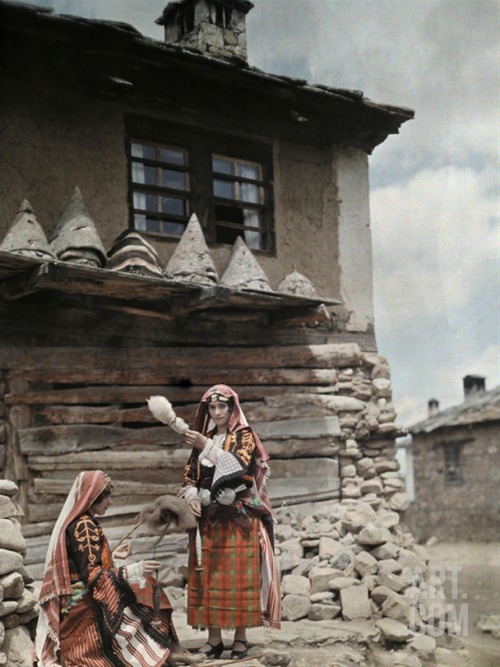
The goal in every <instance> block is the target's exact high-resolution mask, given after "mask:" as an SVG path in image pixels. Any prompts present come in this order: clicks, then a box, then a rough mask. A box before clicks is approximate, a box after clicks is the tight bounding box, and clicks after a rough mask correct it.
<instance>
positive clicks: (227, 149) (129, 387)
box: [0, 0, 413, 536]
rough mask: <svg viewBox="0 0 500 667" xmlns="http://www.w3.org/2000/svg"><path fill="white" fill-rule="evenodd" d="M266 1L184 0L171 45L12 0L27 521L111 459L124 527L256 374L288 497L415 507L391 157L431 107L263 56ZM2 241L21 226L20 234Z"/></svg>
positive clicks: (263, 422) (252, 413) (171, 15)
mask: <svg viewBox="0 0 500 667" xmlns="http://www.w3.org/2000/svg"><path fill="white" fill-rule="evenodd" d="M251 7H252V5H251V3H250V2H248V1H247V0H182V1H181V2H175V3H170V4H169V5H168V6H167V7H166V8H165V10H164V12H163V15H162V16H161V17H160V18H159V19H158V22H159V23H161V24H162V25H164V26H165V42H158V41H155V40H152V39H150V38H146V37H144V36H142V35H141V34H140V33H138V31H137V30H135V29H134V28H133V27H132V26H130V25H127V24H125V23H122V22H120V21H119V17H117V18H118V20H117V21H98V20H88V19H83V18H78V17H70V16H67V15H58V14H55V13H54V12H52V10H46V9H41V8H37V7H33V6H29V5H22V4H13V3H10V2H7V1H5V0H1V1H0V51H1V54H0V57H1V62H2V68H1V70H0V87H1V90H2V99H3V103H2V106H1V109H0V128H1V129H0V158H1V160H2V171H1V175H0V336H1V339H2V346H1V349H0V374H1V377H0V398H1V400H2V407H1V413H0V474H1V475H2V476H4V477H6V478H8V479H12V480H14V481H15V482H16V483H17V484H18V485H19V489H20V491H19V502H20V505H21V507H22V509H23V511H24V521H25V524H26V525H25V529H24V532H25V534H26V535H27V536H30V535H31V536H34V535H44V534H47V533H48V532H49V531H50V529H51V526H52V525H53V521H54V519H55V517H56V516H57V514H58V512H59V509H60V506H61V502H62V500H63V498H64V496H65V494H66V492H67V490H68V488H69V485H70V483H71V481H72V480H73V479H74V476H75V474H76V473H77V472H78V471H79V470H82V469H85V468H96V467H99V468H104V469H105V470H107V471H108V472H109V473H110V474H111V476H112V477H113V479H114V480H115V487H116V489H117V491H118V494H117V495H118V498H117V500H116V502H115V504H114V507H113V511H112V512H110V516H109V518H108V519H107V520H108V522H109V523H112V522H113V521H115V522H117V523H119V524H120V525H123V522H127V521H131V520H132V519H133V517H134V516H135V515H136V513H137V510H138V508H140V507H141V506H142V505H143V504H144V503H145V502H147V501H150V500H151V499H153V498H155V497H157V496H158V495H159V494H162V493H165V492H175V491H176V490H177V489H178V485H179V480H180V476H181V470H182V467H183V464H184V462H185V460H186V457H187V451H186V450H185V449H183V448H182V446H181V445H180V444H179V438H178V436H176V434H175V433H173V432H172V431H171V430H170V429H168V427H166V426H163V425H161V424H159V423H158V422H155V421H154V419H153V418H152V415H151V414H150V413H149V411H148V409H147V407H146V398H147V397H148V396H150V395H152V394H163V395H166V396H167V397H168V398H169V399H170V400H171V401H172V403H173V404H174V406H175V407H176V410H177V412H178V414H179V416H182V417H183V418H185V419H186V420H187V421H188V422H189V421H190V420H192V419H193V416H194V409H195V405H196V403H197V401H198V400H199V398H200V396H201V395H202V393H203V391H204V390H205V389H206V388H207V387H208V386H210V385H211V384H214V383H216V382H221V381H222V382H226V383H228V384H230V385H232V386H234V387H235V388H236V389H237V390H238V392H239V394H240V396H241V398H242V400H243V402H244V407H245V411H246V414H247V416H248V417H249V419H250V420H251V421H252V423H253V424H254V425H255V427H256V429H257V430H258V432H259V434H260V435H261V437H262V438H263V440H264V441H265V444H266V446H267V448H268V450H269V452H270V454H271V455H272V457H273V459H274V461H273V477H272V482H271V492H272V495H273V497H274V500H275V502H276V503H281V502H283V501H286V502H288V503H311V502H319V501H326V500H332V499H340V498H361V497H366V499H367V500H368V501H372V502H373V503H375V504H376V503H378V502H381V501H383V502H387V503H388V504H389V505H390V507H391V508H392V509H396V510H402V509H405V507H406V504H407V500H406V498H405V496H404V494H403V493H402V491H403V490H402V482H401V480H400V479H398V474H397V469H398V464H397V463H396V461H395V445H394V439H395V437H396V436H397V435H398V434H399V428H398V426H397V424H396V423H395V411H394V408H393V405H392V403H391V384H390V371H389V367H388V364H387V362H386V360H385V359H383V358H382V357H380V356H379V355H378V354H377V347H376V341H375V335H374V319H373V305H372V268H371V237H370V234H371V231H370V216H369V186H368V156H369V155H370V154H371V152H372V151H373V150H374V149H375V148H376V146H377V145H379V144H380V143H382V142H383V141H384V140H385V139H386V138H387V136H388V135H389V134H394V133H397V132H398V129H399V127H400V126H401V125H402V123H404V122H406V121H407V120H409V119H411V118H412V117H413V112H412V111H411V110H408V109H403V108H396V107H392V106H387V105H381V104H377V103H374V102H372V101H370V100H368V99H367V98H365V97H364V96H363V94H362V93H360V92H359V91H350V90H343V89H342V90H340V89H334V88H329V87H326V86H320V85H309V84H307V83H306V82H305V81H302V80H293V79H290V78H288V77H284V76H277V75H274V74H268V73H264V72H262V71H259V70H257V69H255V68H253V67H251V66H250V65H249V64H248V62H247V52H246V39H245V17H246V14H247V12H248V11H249V10H250V9H251ZM2 239H3V240H2Z"/></svg>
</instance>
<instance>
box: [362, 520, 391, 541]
mask: <svg viewBox="0 0 500 667" xmlns="http://www.w3.org/2000/svg"><path fill="white" fill-rule="evenodd" d="M390 540H391V533H390V532H389V530H388V529H387V528H384V527H383V526H378V525H377V524H375V523H369V524H368V525H367V526H365V527H364V528H363V529H362V530H361V531H360V532H359V534H358V535H357V536H356V541H357V542H358V544H362V545H366V546H378V545H380V544H384V542H389V541H390Z"/></svg>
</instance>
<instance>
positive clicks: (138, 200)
mask: <svg viewBox="0 0 500 667" xmlns="http://www.w3.org/2000/svg"><path fill="white" fill-rule="evenodd" d="M134 208H139V209H141V210H142V211H145V210H146V195H145V194H144V192H134Z"/></svg>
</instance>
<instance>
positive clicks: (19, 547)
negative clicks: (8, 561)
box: [0, 519, 26, 552]
mask: <svg viewBox="0 0 500 667" xmlns="http://www.w3.org/2000/svg"><path fill="white" fill-rule="evenodd" d="M25 548H26V540H25V539H24V537H23V535H22V534H21V531H20V530H19V529H18V527H17V526H16V524H15V523H13V521H11V520H10V519H0V549H10V550H11V551H18V552H21V551H24V549H25Z"/></svg>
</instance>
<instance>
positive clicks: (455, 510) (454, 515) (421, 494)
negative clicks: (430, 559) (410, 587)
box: [407, 375, 500, 542]
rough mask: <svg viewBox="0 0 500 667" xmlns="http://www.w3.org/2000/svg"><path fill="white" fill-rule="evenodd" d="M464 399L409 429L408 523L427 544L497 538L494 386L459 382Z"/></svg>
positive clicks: (498, 421) (499, 475)
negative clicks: (411, 478)
mask: <svg viewBox="0 0 500 667" xmlns="http://www.w3.org/2000/svg"><path fill="white" fill-rule="evenodd" d="M463 384H464V401H463V403H461V404H460V405H457V406H454V407H452V408H448V409H446V410H442V411H440V410H439V402H438V401H437V400H436V399H431V400H430V401H429V416H428V418H427V419H425V420H424V421H420V422H418V423H417V424H414V425H413V426H411V427H410V428H409V429H408V431H409V433H410V434H411V436H412V446H411V450H412V454H411V456H412V459H413V461H412V467H413V476H414V493H415V501H414V502H413V503H412V505H411V508H410V510H409V512H408V515H409V516H408V517H407V520H408V523H409V524H410V525H411V527H412V528H413V530H414V532H415V534H416V536H417V537H418V538H420V539H421V540H424V541H425V540H427V539H428V538H429V537H431V535H436V536H437V537H439V539H440V540H443V541H446V540H448V541H457V542H459V541H478V542H481V541H484V542H487V541H493V540H496V539H498V536H499V530H498V528H499V523H498V517H499V509H500V495H499V493H498V489H499V488H500V431H499V425H500V386H499V387H497V388H496V389H493V390H491V391H486V388H485V380H484V378H483V377H481V376H477V375H467V376H466V377H464V379H463Z"/></svg>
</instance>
